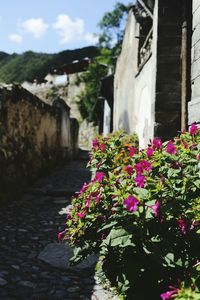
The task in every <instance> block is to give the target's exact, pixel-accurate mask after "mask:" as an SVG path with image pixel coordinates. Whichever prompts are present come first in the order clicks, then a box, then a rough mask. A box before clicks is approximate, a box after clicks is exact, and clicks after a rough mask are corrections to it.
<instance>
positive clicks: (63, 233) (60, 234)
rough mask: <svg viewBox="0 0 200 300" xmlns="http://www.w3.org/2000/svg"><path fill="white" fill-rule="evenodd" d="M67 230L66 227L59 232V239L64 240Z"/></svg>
mask: <svg viewBox="0 0 200 300" xmlns="http://www.w3.org/2000/svg"><path fill="white" fill-rule="evenodd" d="M66 231H67V230H66V229H65V230H63V231H61V232H59V233H58V236H57V237H58V241H59V242H61V241H62V239H63V237H64V235H65V233H66Z"/></svg>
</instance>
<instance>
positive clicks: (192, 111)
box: [188, 0, 200, 124]
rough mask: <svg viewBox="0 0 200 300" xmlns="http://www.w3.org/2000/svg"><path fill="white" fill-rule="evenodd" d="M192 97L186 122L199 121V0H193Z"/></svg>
mask: <svg viewBox="0 0 200 300" xmlns="http://www.w3.org/2000/svg"><path fill="white" fill-rule="evenodd" d="M191 84H192V85H191V87H192V99H191V101H190V102H189V105H188V106H189V107H188V123H189V124H191V123H193V122H198V123H200V0H193V34H192V67H191Z"/></svg>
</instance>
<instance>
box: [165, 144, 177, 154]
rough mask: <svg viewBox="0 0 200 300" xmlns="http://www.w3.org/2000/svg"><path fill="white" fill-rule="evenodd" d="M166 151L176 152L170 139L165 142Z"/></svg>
mask: <svg viewBox="0 0 200 300" xmlns="http://www.w3.org/2000/svg"><path fill="white" fill-rule="evenodd" d="M166 152H168V153H170V154H176V153H177V149H176V147H175V146H174V144H173V142H172V141H169V142H168V143H167V147H166Z"/></svg>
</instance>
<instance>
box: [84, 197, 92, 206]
mask: <svg viewBox="0 0 200 300" xmlns="http://www.w3.org/2000/svg"><path fill="white" fill-rule="evenodd" d="M90 203H91V201H90V199H87V200H86V202H85V208H89V207H90Z"/></svg>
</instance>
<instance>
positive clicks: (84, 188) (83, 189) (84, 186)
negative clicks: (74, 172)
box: [80, 182, 89, 193]
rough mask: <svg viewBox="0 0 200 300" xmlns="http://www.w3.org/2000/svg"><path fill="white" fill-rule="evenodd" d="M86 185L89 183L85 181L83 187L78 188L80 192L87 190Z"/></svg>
mask: <svg viewBox="0 0 200 300" xmlns="http://www.w3.org/2000/svg"><path fill="white" fill-rule="evenodd" d="M88 186H89V184H87V183H86V182H85V183H84V185H83V187H82V189H81V190H80V193H84V192H85V191H86V190H87V188H88Z"/></svg>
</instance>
